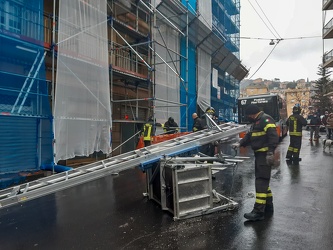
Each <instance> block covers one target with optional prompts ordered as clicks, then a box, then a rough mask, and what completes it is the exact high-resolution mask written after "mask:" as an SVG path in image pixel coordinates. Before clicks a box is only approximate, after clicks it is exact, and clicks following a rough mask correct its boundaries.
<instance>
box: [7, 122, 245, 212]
mask: <svg viewBox="0 0 333 250" xmlns="http://www.w3.org/2000/svg"><path fill="white" fill-rule="evenodd" d="M246 130H247V125H239V124H235V123H225V124H222V125H218V126H215V127H213V128H208V129H205V130H201V131H198V132H195V133H191V134H187V135H184V136H181V137H177V138H175V139H171V140H168V141H165V142H161V143H158V144H153V145H151V146H148V147H145V148H142V149H138V150H134V151H130V152H127V153H124V154H121V155H118V156H114V157H110V158H107V159H105V160H101V161H98V162H94V163H91V164H88V165H85V166H82V167H78V168H75V169H72V170H69V171H66V172H63V173H58V174H54V175H52V176H48V177H44V178H41V179H38V180H35V181H31V182H28V183H24V184H21V185H18V186H14V187H11V188H7V189H4V190H0V208H4V207H8V206H10V205H14V204H17V203H21V202H26V201H28V200H31V199H34V198H38V197H41V196H44V195H47V194H51V193H54V192H56V191H59V190H62V189H66V188H69V187H73V186H76V185H79V184H82V183H86V182H88V181H91V180H94V179H98V178H102V177H104V176H107V175H110V174H115V173H119V172H120V171H124V170H127V169H131V168H134V167H136V166H139V165H145V164H149V163H153V162H157V161H159V160H160V159H161V158H162V157H164V156H176V155H179V154H181V153H184V152H188V151H191V150H195V149H198V147H199V146H201V145H205V144H208V143H211V142H214V141H220V142H223V141H227V140H229V139H230V138H232V137H235V136H236V135H238V134H239V133H241V132H244V131H246Z"/></svg>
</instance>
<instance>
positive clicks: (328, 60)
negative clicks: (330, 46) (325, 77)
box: [323, 50, 333, 68]
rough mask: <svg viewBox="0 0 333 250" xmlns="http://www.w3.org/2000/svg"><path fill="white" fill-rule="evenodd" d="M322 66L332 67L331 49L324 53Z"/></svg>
mask: <svg viewBox="0 0 333 250" xmlns="http://www.w3.org/2000/svg"><path fill="white" fill-rule="evenodd" d="M323 67H324V68H330V67H333V50H331V51H330V52H328V53H326V54H325V55H324V64H323Z"/></svg>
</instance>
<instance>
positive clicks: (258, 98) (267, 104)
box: [238, 94, 288, 141]
mask: <svg viewBox="0 0 333 250" xmlns="http://www.w3.org/2000/svg"><path fill="white" fill-rule="evenodd" d="M249 104H255V105H257V106H258V107H259V109H260V110H261V111H264V112H265V113H266V114H268V115H270V116H271V117H272V118H273V119H274V120H275V122H276V130H277V132H278V135H279V138H280V141H281V140H282V139H283V138H284V137H285V136H286V135H287V132H288V127H287V125H286V121H287V119H288V115H287V108H286V103H285V101H284V100H283V99H282V98H281V97H280V96H279V95H277V94H271V95H270V94H267V95H255V96H248V97H242V98H239V99H238V123H240V124H249V123H250V122H249V121H248V119H247V117H246V115H245V109H246V107H247V105H249ZM244 135H245V134H241V135H240V137H241V138H243V137H244Z"/></svg>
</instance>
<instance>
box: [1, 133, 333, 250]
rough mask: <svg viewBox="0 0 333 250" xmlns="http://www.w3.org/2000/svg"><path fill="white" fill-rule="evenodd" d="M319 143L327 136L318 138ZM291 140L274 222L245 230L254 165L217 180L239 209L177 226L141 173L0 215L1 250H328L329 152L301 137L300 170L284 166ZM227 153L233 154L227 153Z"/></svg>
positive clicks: (332, 170) (279, 159) (332, 219)
mask: <svg viewBox="0 0 333 250" xmlns="http://www.w3.org/2000/svg"><path fill="white" fill-rule="evenodd" d="M322 137H324V135H322ZM288 145H289V137H286V138H285V139H284V140H283V141H282V142H281V143H280V145H279V147H278V149H277V150H276V152H275V159H276V164H275V166H274V167H273V170H272V178H271V189H272V192H273V195H274V210H275V212H274V214H273V215H271V216H266V218H265V220H263V221H259V222H248V221H246V220H245V219H244V217H243V214H244V213H245V212H249V211H251V210H252V207H253V204H254V199H255V198H254V193H255V190H254V158H253V153H252V151H251V150H250V149H249V148H245V149H241V150H240V151H239V152H238V154H239V155H240V156H251V158H250V159H248V160H246V161H244V162H243V163H241V164H239V165H238V166H236V167H229V168H227V169H225V170H223V171H220V172H218V173H216V174H215V178H214V180H213V188H215V189H216V190H217V191H218V192H219V193H221V194H223V195H225V196H228V197H232V199H233V200H234V201H236V202H237V203H238V204H239V207H238V208H236V209H233V210H228V211H219V212H216V213H212V214H208V215H204V216H199V217H194V218H190V219H185V220H179V221H174V220H173V217H172V214H170V213H168V212H165V211H162V210H161V208H160V206H159V204H157V203H156V202H154V201H152V200H148V199H147V197H144V196H143V193H144V192H146V180H145V174H144V173H142V171H140V170H139V169H131V170H127V171H124V172H121V173H120V174H119V175H118V176H106V177H104V178H101V179H98V180H95V181H91V182H88V183H85V184H82V185H79V186H76V187H72V188H69V189H67V190H63V191H59V192H56V193H54V194H51V195H48V196H45V197H41V198H39V199H35V200H32V201H29V202H26V203H22V204H19V205H15V206H12V207H9V208H3V209H0V232H1V233H0V242H1V245H0V249H191V250H192V249H331V248H332V245H333V237H332V235H333V216H332V213H331V211H332V209H333V199H332V194H333V181H332V178H333V152H332V153H329V152H328V151H327V152H324V151H323V145H322V141H321V140H319V142H316V143H313V142H310V141H309V137H308V135H307V132H305V133H304V136H303V142H302V149H301V157H302V161H300V162H299V164H293V163H288V162H286V161H285V156H286V151H287V147H288ZM224 153H226V154H230V155H234V154H235V152H234V151H233V150H232V149H231V148H230V147H229V146H228V145H226V146H225V147H224Z"/></svg>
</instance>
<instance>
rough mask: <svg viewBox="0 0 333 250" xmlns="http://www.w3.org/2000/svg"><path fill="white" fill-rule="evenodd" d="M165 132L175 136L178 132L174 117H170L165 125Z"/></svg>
mask: <svg viewBox="0 0 333 250" xmlns="http://www.w3.org/2000/svg"><path fill="white" fill-rule="evenodd" d="M163 130H164V133H165V134H174V133H176V132H178V124H177V122H175V120H174V119H173V117H169V119H168V120H167V121H166V122H165V123H164V125H163Z"/></svg>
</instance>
